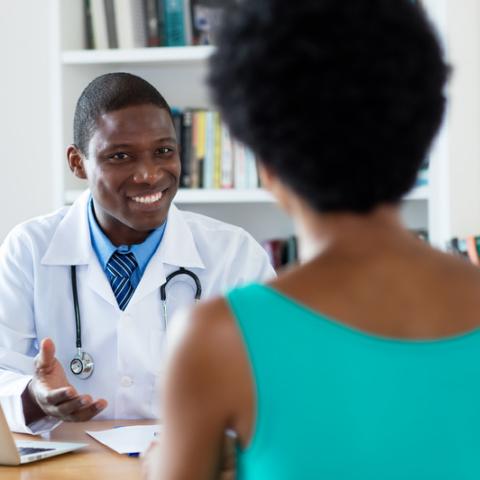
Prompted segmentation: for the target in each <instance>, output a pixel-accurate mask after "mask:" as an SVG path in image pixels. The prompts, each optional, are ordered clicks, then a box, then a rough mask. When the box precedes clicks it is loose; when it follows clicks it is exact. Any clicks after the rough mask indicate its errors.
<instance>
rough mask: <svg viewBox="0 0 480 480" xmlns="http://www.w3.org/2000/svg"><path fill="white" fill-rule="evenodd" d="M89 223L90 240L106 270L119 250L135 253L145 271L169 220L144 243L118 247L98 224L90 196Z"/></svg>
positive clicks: (139, 264)
mask: <svg viewBox="0 0 480 480" xmlns="http://www.w3.org/2000/svg"><path fill="white" fill-rule="evenodd" d="M88 224H89V227H90V240H91V242H92V247H93V250H94V251H95V253H96V255H97V257H98V260H99V262H100V265H101V266H102V268H103V269H104V270H105V269H106V268H107V262H108V261H109V260H110V257H111V256H112V254H113V253H114V252H115V251H116V250H118V251H119V252H120V253H127V252H131V253H133V254H134V255H135V260H136V261H137V263H138V267H139V269H140V272H142V273H143V272H144V271H145V268H146V267H147V264H148V262H149V260H150V258H151V257H152V255H153V254H154V253H155V251H156V250H157V248H158V245H159V244H160V242H161V241H162V237H163V233H164V232H165V227H166V224H167V222H166V221H165V222H164V223H163V224H162V225H161V226H160V227H158V228H156V229H155V230H153V231H152V232H151V233H150V234H149V235H148V237H147V238H146V239H145V240H144V241H143V242H142V243H138V244H134V245H120V246H118V247H117V246H115V245H114V244H113V243H112V242H111V241H110V239H109V238H108V237H107V236H106V235H105V233H104V232H103V230H102V229H101V228H100V226H99V225H98V222H97V220H96V219H95V215H94V213H93V198H92V197H90V200H89V202H88Z"/></svg>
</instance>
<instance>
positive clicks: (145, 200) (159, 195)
mask: <svg viewBox="0 0 480 480" xmlns="http://www.w3.org/2000/svg"><path fill="white" fill-rule="evenodd" d="M161 198H162V192H158V193H155V194H154V195H145V196H143V197H132V200H133V201H134V202H138V203H154V202H158V201H159V200H160V199H161Z"/></svg>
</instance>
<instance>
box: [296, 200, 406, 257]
mask: <svg viewBox="0 0 480 480" xmlns="http://www.w3.org/2000/svg"><path fill="white" fill-rule="evenodd" d="M294 218H295V219H296V230H297V234H298V237H299V251H300V260H301V262H302V263H305V262H307V261H309V260H311V259H312V258H314V257H316V256H319V255H322V254H324V253H326V252H327V251H331V250H335V251H336V252H337V253H343V254H345V255H349V254H359V253H361V254H368V252H370V251H373V250H374V249H377V250H378V248H379V245H383V246H385V245H388V244H392V245H393V244H395V243H398V242H403V241H405V240H406V239H408V240H412V237H411V236H410V235H409V233H408V231H406V230H405V228H404V227H403V226H402V222H401V220H400V217H399V211H398V207H395V206H389V205H382V206H379V207H377V208H375V209H374V210H372V211H371V212H369V213H366V214H357V213H352V212H336V213H318V212H315V211H314V210H312V209H311V208H309V207H306V206H305V205H303V206H301V207H299V211H298V212H296V215H294Z"/></svg>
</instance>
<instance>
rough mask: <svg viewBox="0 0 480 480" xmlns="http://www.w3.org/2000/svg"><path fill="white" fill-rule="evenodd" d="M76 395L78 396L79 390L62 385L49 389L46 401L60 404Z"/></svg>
mask: <svg viewBox="0 0 480 480" xmlns="http://www.w3.org/2000/svg"><path fill="white" fill-rule="evenodd" d="M75 397H78V393H77V391H76V390H75V389H74V388H73V387H71V386H68V387H62V388H56V389H55V390H49V391H48V392H47V393H46V394H45V396H44V399H43V400H44V401H45V402H47V403H48V404H49V405H52V406H54V405H58V404H60V403H64V402H68V401H70V400H72V399H74V398H75Z"/></svg>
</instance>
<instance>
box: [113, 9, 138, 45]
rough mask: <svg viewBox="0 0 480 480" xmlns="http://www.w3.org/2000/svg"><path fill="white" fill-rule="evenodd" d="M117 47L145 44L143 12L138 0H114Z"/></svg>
mask: <svg viewBox="0 0 480 480" xmlns="http://www.w3.org/2000/svg"><path fill="white" fill-rule="evenodd" d="M114 2H115V22H116V26H117V32H118V46H119V48H126V49H128V48H141V47H145V45H146V32H145V14H144V12H143V2H141V1H140V0H114Z"/></svg>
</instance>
